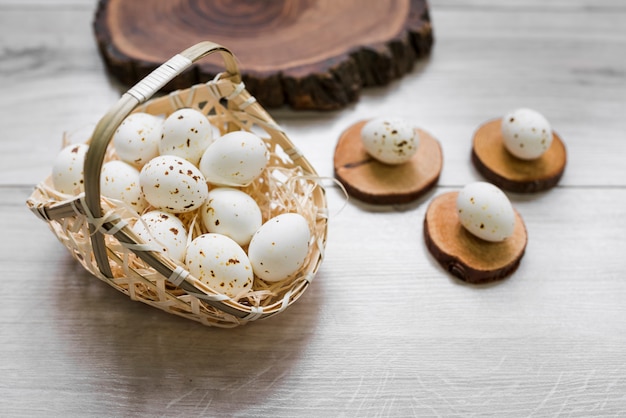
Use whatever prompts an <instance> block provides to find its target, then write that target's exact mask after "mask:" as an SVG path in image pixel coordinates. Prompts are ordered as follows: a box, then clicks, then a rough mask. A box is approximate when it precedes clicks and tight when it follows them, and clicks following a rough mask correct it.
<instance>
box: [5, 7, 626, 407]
mask: <svg viewBox="0 0 626 418" xmlns="http://www.w3.org/2000/svg"><path fill="white" fill-rule="evenodd" d="M95 7H96V1H95V0H93V1H80V2H79V1H76V0H58V1H57V0H54V1H52V0H47V1H44V0H29V1H21V0H0V39H1V40H2V41H0V44H1V45H2V48H0V75H1V77H0V89H1V91H2V93H3V94H2V95H0V121H1V122H2V123H1V124H0V132H1V136H0V144H2V152H1V153H0V193H1V196H2V199H0V228H1V230H2V232H3V236H4V239H3V240H1V241H0V254H1V255H2V256H1V258H0V279H1V280H0V292H1V294H2V303H0V339H1V340H2V344H0V375H1V376H2V379H0V415H2V416H11V417H22V416H23V417H38V416H41V417H49V416H81V417H82V416H237V417H294V416H302V417H317V416H343V417H363V416H390V417H391V416H393V417H395V416H507V417H528V416H534V417H547V416H550V417H552V416H572V417H589V416H594V417H596V416H597V417H615V416H623V415H625V414H626V398H625V397H624V393H626V368H625V366H624V358H626V321H625V320H624V318H626V305H625V304H624V301H625V300H626V281H625V280H624V272H625V271H626V261H624V254H626V240H625V239H624V237H625V236H626V217H624V206H625V205H626V165H624V164H623V158H624V157H623V156H624V155H626V141H623V135H624V132H626V119H624V118H623V117H622V115H623V114H624V109H625V108H626V102H625V100H626V99H625V98H626V82H625V81H626V72H625V70H624V68H626V58H624V54H623V51H624V49H626V26H624V25H623V22H624V19H626V6H625V5H624V3H623V2H620V1H618V0H600V1H592V0H572V1H570V0H555V1H550V2H545V1H540V0H531V1H527V0H511V1H506V2H503V1H496V0H471V1H469V0H468V1H458V0H434V1H433V2H432V3H431V12H432V13H431V17H432V19H433V22H434V27H435V28H436V29H437V33H436V35H437V43H436V45H435V48H434V49H433V51H432V54H431V55H430V57H429V58H428V59H427V60H426V61H425V62H422V63H420V64H418V66H417V67H416V68H415V69H414V70H413V72H411V73H410V74H408V75H407V76H405V77H403V78H402V79H399V80H397V81H394V82H392V83H391V84H390V85H389V86H387V87H385V88H372V89H366V90H364V92H363V94H362V96H361V99H360V100H359V102H357V103H355V104H353V105H351V106H350V107H348V108H346V109H343V110H340V111H336V112H322V113H318V112H294V111H291V110H289V109H280V110H277V111H273V112H272V115H273V116H275V118H276V119H277V121H278V122H279V123H280V124H281V125H282V126H283V128H284V129H285V131H286V132H287V133H288V135H289V136H290V138H292V139H293V140H294V142H296V144H297V146H298V148H299V149H300V150H301V151H302V152H303V153H304V154H305V155H306V156H307V158H308V159H309V160H310V161H311V162H312V164H313V165H314V166H315V167H316V169H317V170H318V172H319V173H320V174H321V175H322V176H325V177H332V175H333V151H334V146H335V144H336V140H337V138H338V137H339V135H340V133H341V132H342V131H343V130H344V129H345V128H346V127H348V126H350V124H352V123H354V122H355V121H358V120H362V119H366V118H370V117H373V116H376V115H379V114H381V113H385V114H395V115H397V116H400V117H406V118H412V119H413V120H414V121H415V122H416V123H418V124H419V125H420V126H422V127H424V129H426V130H427V131H429V132H432V134H433V136H435V137H436V138H437V139H438V140H439V141H440V143H441V145H442V149H443V155H444V166H443V171H442V174H441V177H440V180H439V183H438V187H436V188H435V189H434V190H433V191H431V193H429V194H427V195H426V196H423V197H422V198H421V199H419V200H418V201H416V202H414V203H412V204H408V205H396V206H382V207H372V206H371V205H366V204H361V203H358V202H356V201H354V200H348V202H347V203H346V202H345V197H344V196H343V194H342V193H341V191H340V190H338V189H337V188H336V187H332V183H330V182H329V190H328V197H329V203H330V223H329V239H328V246H327V249H326V257H325V260H324V263H323V264H322V267H321V269H320V271H319V274H318V275H317V276H316V278H315V280H314V282H313V283H312V285H311V288H310V290H309V291H307V293H306V294H305V295H304V296H303V297H302V298H301V299H300V300H299V301H298V302H297V303H296V304H294V306H292V307H290V308H289V310H288V311H286V312H284V313H282V314H280V315H278V316H276V317H274V318H271V319H268V320H266V321H263V322H258V323H254V324H250V325H251V326H245V327H241V328H238V329H234V330H220V329H212V328H205V327H203V326H201V325H198V324H195V323H193V322H190V321H185V320H183V319H181V318H177V317H174V316H171V315H167V314H165V313H163V312H161V311H157V310H154V309H152V308H150V307H149V306H146V305H143V304H140V303H135V302H133V301H131V300H129V299H127V298H126V297H125V296H123V295H122V294H120V293H117V292H116V291H115V290H114V289H112V288H110V287H109V286H107V285H106V284H103V283H101V282H99V281H98V280H96V279H93V278H92V277H90V276H89V275H88V274H87V273H85V272H84V271H83V270H82V269H81V268H80V267H79V266H78V265H77V264H76V263H75V262H74V261H73V260H72V259H71V257H69V255H68V254H67V253H66V251H65V249H64V248H63V247H62V246H61V245H60V244H59V243H58V242H57V241H56V239H55V238H54V236H53V235H52V234H51V233H50V232H49V231H48V230H47V227H46V225H45V224H44V223H43V222H41V221H39V220H37V219H35V218H34V217H33V215H32V214H31V213H30V212H28V211H27V210H26V208H25V205H24V201H25V200H26V198H27V197H28V195H30V193H31V190H32V187H33V186H34V185H35V184H36V183H37V182H38V181H40V180H41V179H42V178H44V177H45V176H46V175H47V174H48V173H49V170H50V165H51V161H52V158H53V157H54V155H55V154H56V152H57V151H58V150H59V147H60V141H61V138H62V135H63V132H64V131H69V132H74V131H83V130H85V128H89V127H93V125H95V123H96V122H97V121H98V118H99V117H100V116H101V115H102V114H104V113H105V112H106V110H107V109H108V108H109V106H111V105H112V103H114V102H115V100H116V99H117V97H118V96H119V95H120V93H121V92H122V91H124V87H122V86H121V85H120V84H118V83H117V82H116V81H114V80H112V79H110V78H109V77H108V76H107V75H106V70H105V68H104V65H103V64H102V62H101V60H100V57H99V53H98V50H97V47H96V45H95V41H94V39H93V33H92V27H91V22H92V18H93V12H94V11H95ZM581 28H584V31H582V30H581ZM520 106H526V107H531V108H536V109H537V110H539V111H541V112H542V113H543V114H545V115H546V117H547V118H549V120H550V121H551V124H552V126H553V127H554V129H555V130H556V131H557V132H559V134H560V135H561V136H562V138H563V140H564V142H565V144H566V146H567V150H568V166H567V170H566V172H565V174H564V176H563V178H562V179H561V181H560V182H559V185H558V186H557V187H555V188H553V189H551V190H549V191H546V192H542V193H538V194H533V195H520V194H510V195H509V197H510V198H511V200H512V203H513V205H514V206H515V208H516V209H517V210H518V211H519V213H520V215H521V216H522V217H523V218H524V222H525V224H526V227H527V230H528V236H529V241H528V246H527V249H526V253H525V255H524V259H523V262H522V263H521V264H520V266H519V268H518V269H517V270H516V272H515V273H514V274H513V275H512V276H511V277H509V279H507V280H504V281H502V282H499V283H497V284H492V285H482V286H469V285H466V284H464V283H463V282H461V281H459V280H457V279H455V278H453V277H451V276H450V275H449V274H447V273H446V272H445V271H444V270H443V268H441V267H440V266H439V264H438V263H437V261H436V260H434V259H433V258H432V257H431V256H430V254H429V253H428V250H427V249H426V247H425V244H424V240H423V237H422V234H423V229H422V222H423V219H424V216H425V211H426V208H427V203H428V202H429V201H430V200H431V199H432V198H434V197H435V196H438V195H439V194H443V193H447V192H449V191H454V190H458V189H460V187H461V186H462V185H464V184H466V183H467V182H470V181H475V180H480V179H482V176H481V175H480V174H479V173H478V172H476V170H475V169H474V168H473V166H472V164H471V161H470V155H471V139H472V134H473V132H475V130H476V128H477V127H478V126H479V125H480V124H481V123H483V122H484V121H486V120H489V119H491V118H494V117H498V116H499V115H502V114H503V113H505V112H506V111H508V110H511V109H515V108H518V107H520ZM87 130H88V129H87ZM74 139H75V140H76V141H79V140H81V136H80V135H78V136H75V137H74Z"/></svg>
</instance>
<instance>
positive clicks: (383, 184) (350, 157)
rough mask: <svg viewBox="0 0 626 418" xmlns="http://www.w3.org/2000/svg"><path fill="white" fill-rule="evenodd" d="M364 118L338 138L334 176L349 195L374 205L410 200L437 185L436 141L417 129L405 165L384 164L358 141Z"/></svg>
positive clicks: (438, 156)
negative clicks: (412, 152)
mask: <svg viewBox="0 0 626 418" xmlns="http://www.w3.org/2000/svg"><path fill="white" fill-rule="evenodd" d="M366 123H367V120H363V121H360V122H357V123H355V124H354V125H352V126H350V127H349V128H348V129H346V130H345V131H344V132H343V133H342V134H341V136H340V138H339V140H338V141H337V146H336V148H335V156H334V169H335V177H336V178H337V179H338V180H339V181H340V182H341V183H342V184H343V185H344V187H345V188H346V191H347V192H348V194H349V195H350V196H352V197H354V198H356V199H359V200H361V201H363V202H367V203H372V204H376V205H389V204H400V203H409V202H412V201H414V200H416V199H417V198H419V197H420V196H422V195H424V194H425V193H426V192H427V191H428V190H430V189H431V188H432V187H433V186H435V185H436V184H437V181H438V180H439V175H440V174H441V169H442V167H443V153H442V151H441V146H440V145H439V142H438V141H437V140H436V139H435V138H433V137H432V136H431V135H430V134H428V133H427V132H425V131H423V130H421V129H417V133H418V135H419V144H418V148H417V153H416V154H415V155H413V157H412V158H411V159H410V160H409V161H407V162H406V163H404V164H398V165H390V164H384V163H381V162H380V161H378V160H376V159H374V158H373V157H372V156H370V155H369V154H368V153H367V151H366V150H365V147H364V146H363V141H362V140H361V128H362V127H363V125H365V124H366Z"/></svg>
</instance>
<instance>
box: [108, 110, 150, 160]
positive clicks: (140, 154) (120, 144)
mask: <svg viewBox="0 0 626 418" xmlns="http://www.w3.org/2000/svg"><path fill="white" fill-rule="evenodd" d="M162 124H163V118H161V117H159V116H155V115H151V114H149V113H143V112H136V113H132V114H130V115H128V116H127V117H126V118H125V119H124V120H123V121H122V123H121V124H120V126H119V127H118V128H117V129H116V131H115V133H114V134H113V140H112V142H113V146H114V148H115V152H116V154H117V155H118V157H119V158H120V160H122V161H126V162H127V163H129V164H132V165H134V166H135V167H137V168H141V167H143V165H144V164H145V163H147V162H148V161H150V160H151V159H153V158H154V157H156V156H157V155H159V140H160V139H161V126H162Z"/></svg>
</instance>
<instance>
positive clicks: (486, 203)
mask: <svg viewBox="0 0 626 418" xmlns="http://www.w3.org/2000/svg"><path fill="white" fill-rule="evenodd" d="M456 208H457V212H458V215H459V221H460V222H461V225H463V227H465V229H467V230H468V231H469V232H470V233H472V234H473V235H475V236H477V237H478V238H481V239H483V240H486V241H491V242H500V241H504V240H505V239H506V238H508V237H510V236H511V235H512V234H513V230H514V229H515V212H514V210H513V206H512V205H511V202H510V201H509V198H508V197H507V196H506V194H504V192H503V191H502V190H500V189H499V188H498V187H496V186H494V185H493V184H491V183H487V182H481V181H479V182H475V183H470V184H468V185H466V186H465V187H464V188H463V189H462V190H461V191H460V192H459V194H458V196H457V200H456Z"/></svg>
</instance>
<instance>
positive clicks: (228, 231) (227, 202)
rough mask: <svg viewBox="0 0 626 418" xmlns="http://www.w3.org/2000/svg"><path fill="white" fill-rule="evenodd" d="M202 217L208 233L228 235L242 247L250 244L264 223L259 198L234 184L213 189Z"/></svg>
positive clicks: (202, 210) (202, 211) (201, 213)
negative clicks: (257, 201) (236, 187)
mask: <svg viewBox="0 0 626 418" xmlns="http://www.w3.org/2000/svg"><path fill="white" fill-rule="evenodd" d="M200 216H201V219H202V223H203V225H204V226H205V228H206V229H207V231H208V232H215V233H218V234H222V235H226V236H227V237H230V238H232V239H233V240H234V241H235V242H236V243H237V244H239V245H241V246H246V245H248V243H249V242H250V239H251V238H252V235H253V234H254V233H255V232H256V230H257V229H259V228H260V227H261V224H262V222H263V219H262V215H261V209H259V205H258V204H257V203H256V201H255V200H254V199H253V198H252V197H251V196H250V195H248V194H247V193H244V192H242V191H241V190H238V189H234V188H231V187H216V188H215V189H212V190H210V191H209V196H208V198H207V201H206V203H205V204H204V206H202V209H201V210H200Z"/></svg>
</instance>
